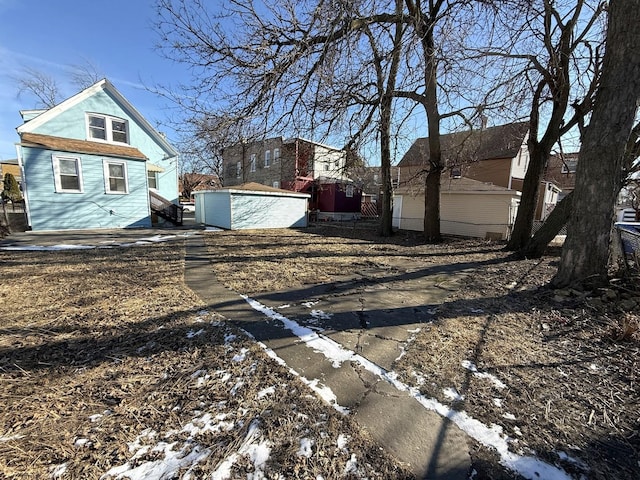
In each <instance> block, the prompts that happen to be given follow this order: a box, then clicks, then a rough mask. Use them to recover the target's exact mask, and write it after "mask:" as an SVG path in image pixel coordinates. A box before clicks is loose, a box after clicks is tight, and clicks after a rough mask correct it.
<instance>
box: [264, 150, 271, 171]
mask: <svg viewBox="0 0 640 480" xmlns="http://www.w3.org/2000/svg"><path fill="white" fill-rule="evenodd" d="M269 165H271V150H267V151H266V152H264V167H265V168H269Z"/></svg>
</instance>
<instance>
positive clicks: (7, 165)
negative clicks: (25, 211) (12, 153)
mask: <svg viewBox="0 0 640 480" xmlns="http://www.w3.org/2000/svg"><path fill="white" fill-rule="evenodd" d="M7 173H10V174H11V175H13V176H14V178H15V179H16V181H17V182H18V185H20V188H22V173H21V172H20V166H19V165H18V159H17V158H16V159H11V160H3V161H1V162H0V181H2V180H4V176H5V174H7Z"/></svg>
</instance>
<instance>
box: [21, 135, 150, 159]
mask: <svg viewBox="0 0 640 480" xmlns="http://www.w3.org/2000/svg"><path fill="white" fill-rule="evenodd" d="M21 138H22V142H20V145H22V146H24V147H36V148H46V149H47V150H60V151H62V152H70V153H88V154H95V155H107V156H111V157H126V158H133V159H138V160H146V159H147V157H146V156H145V155H144V153H142V152H141V151H140V150H138V149H137V148H134V147H129V146H126V145H114V144H112V143H104V142H90V141H88V140H75V139H72V138H63V137H53V136H51V135H41V134H39V133H23V134H22V135H21Z"/></svg>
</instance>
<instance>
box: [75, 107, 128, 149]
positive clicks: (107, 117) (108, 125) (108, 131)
mask: <svg viewBox="0 0 640 480" xmlns="http://www.w3.org/2000/svg"><path fill="white" fill-rule="evenodd" d="M89 117H100V118H104V125H105V137H107V138H106V139H104V140H103V139H102V138H93V137H92V136H91V134H90V125H89ZM112 120H116V121H118V122H124V129H125V134H126V135H127V141H126V142H119V141H117V140H114V139H113V130H112V124H111V121H112ZM85 124H86V132H87V140H88V141H90V142H104V143H115V144H118V145H130V141H131V137H130V136H129V121H128V120H127V119H126V118H120V117H114V116H112V115H105V114H103V113H91V112H87V114H86V115H85Z"/></svg>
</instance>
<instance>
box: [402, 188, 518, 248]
mask: <svg viewBox="0 0 640 480" xmlns="http://www.w3.org/2000/svg"><path fill="white" fill-rule="evenodd" d="M519 203H520V192H518V191H516V190H510V189H508V188H504V187H500V186H497V185H493V184H492V183H484V182H479V181H477V180H472V179H470V178H464V177H462V178H447V179H445V180H443V181H442V185H441V187H440V230H441V232H442V233H443V234H445V235H458V236H462V237H477V238H491V239H495V240H498V239H501V240H504V239H506V238H508V236H509V232H510V228H511V226H512V225H513V222H514V221H515V218H516V213H517V211H518V204H519ZM393 226H394V227H396V228H399V229H401V230H416V231H423V230H424V189H423V188H420V189H415V188H414V189H412V188H410V187H408V188H400V189H398V190H396V191H395V194H394V197H393Z"/></svg>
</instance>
